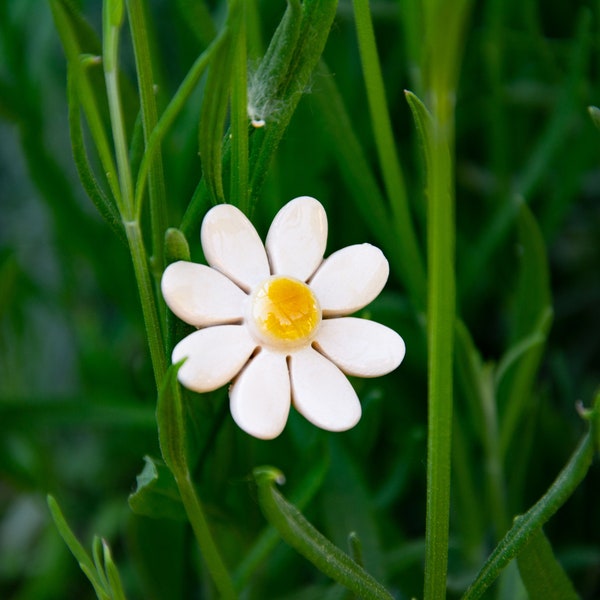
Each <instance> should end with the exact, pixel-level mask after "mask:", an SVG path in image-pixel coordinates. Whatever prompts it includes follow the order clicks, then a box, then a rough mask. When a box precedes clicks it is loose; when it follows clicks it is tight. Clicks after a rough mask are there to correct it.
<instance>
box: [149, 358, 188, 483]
mask: <svg viewBox="0 0 600 600" xmlns="http://www.w3.org/2000/svg"><path fill="white" fill-rule="evenodd" d="M182 364H183V361H182V362H179V363H177V364H174V365H171V366H170V367H169V368H168V369H167V372H166V374H165V378H164V383H163V387H162V389H161V390H160V393H159V395H158V405H157V407H156V422H157V425H158V439H159V442H160V449H161V452H162V456H163V459H164V461H165V463H167V466H168V467H169V469H171V471H172V472H173V475H174V476H175V477H176V478H177V477H179V476H183V477H187V474H188V467H187V457H186V449H185V424H184V420H183V406H182V403H181V388H180V386H179V382H178V381H177V372H178V371H179V367H180V366H181V365H182Z"/></svg>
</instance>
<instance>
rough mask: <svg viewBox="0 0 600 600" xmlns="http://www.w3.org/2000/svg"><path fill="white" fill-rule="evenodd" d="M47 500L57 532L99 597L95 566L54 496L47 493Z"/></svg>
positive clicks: (100, 585) (100, 583) (99, 583)
mask: <svg viewBox="0 0 600 600" xmlns="http://www.w3.org/2000/svg"><path fill="white" fill-rule="evenodd" d="M47 502H48V507H49V509H50V513H51V514H52V519H53V520H54V524H55V525H56V528H57V529H58V533H59V534H60V536H61V537H62V539H63V540H64V542H65V544H66V545H67V547H68V548H69V550H70V551H71V553H72V554H73V556H74V557H75V559H76V560H77V562H78V563H79V566H80V567H81V570H82V571H83V572H84V573H85V574H86V576H87V578H88V579H89V580H90V582H91V583H92V585H93V586H94V589H95V590H96V594H97V595H98V597H100V594H99V591H100V590H102V589H103V586H102V581H101V580H99V579H98V574H97V572H96V567H95V566H94V563H93V562H92V559H91V558H90V556H89V554H88V553H87V552H86V551H85V549H84V548H83V546H82V545H81V544H80V543H79V540H78V539H77V538H76V537H75V535H74V534H73V532H72V531H71V528H70V527H69V525H68V523H67V521H66V519H65V517H64V515H63V513H62V511H61V510H60V507H59V506H58V503H57V502H56V500H55V499H54V497H53V496H50V495H48V497H47Z"/></svg>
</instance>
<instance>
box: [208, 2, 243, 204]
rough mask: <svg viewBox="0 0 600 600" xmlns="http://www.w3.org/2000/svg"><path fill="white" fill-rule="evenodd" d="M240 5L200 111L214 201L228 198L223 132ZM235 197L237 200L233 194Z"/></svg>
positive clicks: (231, 16) (227, 26) (235, 4)
mask: <svg viewBox="0 0 600 600" xmlns="http://www.w3.org/2000/svg"><path fill="white" fill-rule="evenodd" d="M240 7H241V5H240V3H239V2H237V1H236V2H232V3H231V5H230V11H229V15H228V19H227V23H226V24H225V34H224V40H223V43H222V44H221V45H220V46H219V48H218V49H217V50H216V51H215V54H214V56H213V60H212V64H211V66H210V70H209V72H208V78H207V80H206V87H205V91H204V98H203V101H202V110H201V113H200V127H199V131H198V144H199V149H200V159H201V160H202V174H203V177H204V179H205V180H206V184H207V189H208V192H209V194H210V198H211V202H212V203H213V204H219V203H223V202H226V199H225V191H224V189H223V160H222V156H223V135H224V133H225V120H226V118H227V113H228V108H229V97H230V92H231V83H232V77H233V72H234V60H235V49H236V45H237V40H236V34H237V31H236V29H237V28H238V27H239V23H240V19H239V16H238V11H239V10H240ZM231 200H233V201H235V199H233V198H232V199H231Z"/></svg>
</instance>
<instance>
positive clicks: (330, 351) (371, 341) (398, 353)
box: [315, 317, 406, 377]
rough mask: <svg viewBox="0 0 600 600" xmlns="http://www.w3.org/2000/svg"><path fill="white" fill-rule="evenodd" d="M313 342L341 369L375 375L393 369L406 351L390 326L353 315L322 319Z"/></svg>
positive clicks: (353, 373) (352, 372) (368, 375)
mask: <svg viewBox="0 0 600 600" xmlns="http://www.w3.org/2000/svg"><path fill="white" fill-rule="evenodd" d="M315 345H316V346H317V347H318V349H319V351H320V352H322V353H323V354H324V355H325V356H326V357H327V358H329V360H331V361H332V362H334V363H335V364H336V365H337V366H338V367H339V368H340V369H341V370H342V371H344V373H347V374H348V375H356V376H358V377H378V376H379V375H385V374H386V373H389V372H390V371H393V370H394V369H395V368H396V367H397V366H398V365H399V364H400V363H401V362H402V359H403V358H404V353H405V351H406V349H405V346H404V341H403V340H402V338H401V337H400V336H399V335H398V334H397V333H396V332H395V331H394V330H393V329H390V328H389V327H386V326H385V325H381V323H375V322H374V321H368V320H366V319H356V318H354V317H342V318H340V319H325V320H324V321H322V323H321V327H320V328H319V333H318V334H317V337H316V340H315Z"/></svg>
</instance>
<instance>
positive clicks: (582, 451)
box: [462, 397, 600, 600]
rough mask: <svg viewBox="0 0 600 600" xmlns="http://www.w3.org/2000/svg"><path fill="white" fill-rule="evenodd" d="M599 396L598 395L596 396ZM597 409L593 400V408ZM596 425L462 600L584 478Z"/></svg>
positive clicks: (474, 594) (478, 589)
mask: <svg viewBox="0 0 600 600" xmlns="http://www.w3.org/2000/svg"><path fill="white" fill-rule="evenodd" d="M599 398H600V397H599ZM599 409H600V401H597V402H596V406H595V409H594V410H595V411H598V410H599ZM594 436H595V427H594V423H593V421H592V422H591V423H590V431H588V432H587V433H586V435H585V436H584V437H583V439H582V440H581V442H580V443H579V445H578V446H577V448H576V450H575V452H574V453H573V455H572V456H571V458H570V460H569V462H568V463H567V464H566V466H565V467H564V469H563V470H562V471H561V472H560V473H559V475H558V477H557V478H556V479H555V480H554V483H553V484H552V485H551V486H550V488H549V489H548V491H547V492H546V493H545V494H544V495H543V496H542V497H541V498H540V500H538V501H537V502H536V503H535V504H534V505H533V506H532V507H531V508H530V509H529V510H528V511H527V512H526V513H525V514H524V515H522V516H520V517H517V519H515V523H514V525H513V526H512V528H511V529H510V530H509V531H508V532H507V534H506V535H505V536H504V537H503V538H502V540H501V541H500V543H499V544H498V545H497V546H496V548H495V549H494V551H493V552H492V554H491V555H490V557H489V558H488V560H487V561H486V563H485V564H484V566H483V567H482V568H481V570H480V571H479V574H478V575H477V577H476V579H475V580H474V581H473V583H472V584H471V585H470V586H469V588H468V589H467V591H466V592H465V594H464V596H463V597H462V600H476V599H478V598H481V597H482V595H483V594H484V592H485V591H486V590H487V589H488V588H489V587H490V586H491V585H492V583H493V582H494V581H495V580H496V578H497V577H498V575H499V574H500V573H501V571H502V569H504V567H506V565H508V563H509V562H510V561H511V560H513V558H515V557H516V556H517V555H518V554H519V552H520V551H521V550H522V549H523V547H524V546H525V545H526V544H527V543H528V541H529V540H530V539H531V537H532V536H533V535H535V533H536V531H537V530H539V529H540V527H542V526H543V525H544V523H546V522H547V521H548V520H549V519H550V518H551V517H552V516H553V515H554V514H555V513H556V511H557V510H558V509H559V508H560V507H561V506H562V505H563V504H564V503H565V502H566V501H567V500H568V499H569V497H570V496H571V494H572V493H573V492H574V491H575V489H576V488H577V486H578V485H579V484H580V483H581V482H582V481H583V479H584V478H585V476H586V474H587V472H588V469H589V467H590V465H591V463H592V458H593V456H594Z"/></svg>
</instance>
